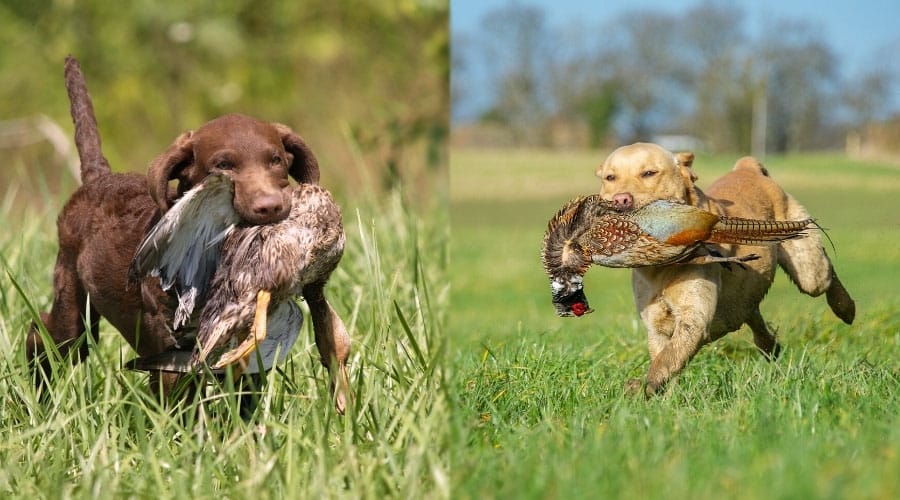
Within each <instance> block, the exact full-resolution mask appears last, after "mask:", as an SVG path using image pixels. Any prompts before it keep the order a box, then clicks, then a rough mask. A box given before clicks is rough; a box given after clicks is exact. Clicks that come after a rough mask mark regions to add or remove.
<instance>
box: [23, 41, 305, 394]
mask: <svg viewBox="0 0 900 500" xmlns="http://www.w3.org/2000/svg"><path fill="white" fill-rule="evenodd" d="M66 88H67V89H68V92H69V99H70V101H71V111H72V120H73V121H74V123H75V143H76V146H77V147H78V152H79V156H80V158H81V177H82V183H83V185H82V186H81V187H80V188H79V189H78V190H77V191H75V193H74V194H73V195H72V197H71V198H70V199H69V201H68V202H67V203H66V205H65V206H64V207H63V209H62V212H61V213H60V215H59V218H58V220H57V227H58V231H59V254H58V256H57V260H56V266H55V268H54V271H53V290H54V296H53V306H52V307H51V309H50V312H49V313H41V320H42V321H43V323H44V325H45V326H46V328H47V332H48V333H49V336H50V338H51V339H52V341H53V342H54V344H56V347H57V348H58V349H59V351H60V353H61V354H65V353H67V352H68V351H69V350H70V348H71V346H72V345H73V343H74V342H75V341H76V340H77V339H79V338H81V337H82V336H83V335H84V333H85V331H88V330H89V331H90V332H91V334H92V335H94V336H95V337H96V335H97V328H98V323H99V321H100V318H101V317H105V318H106V319H107V320H109V322H110V323H111V324H112V325H113V326H114V327H116V329H118V330H119V332H121V334H122V336H123V337H125V339H126V340H127V341H128V343H129V344H131V346H132V347H134V349H135V350H136V351H137V352H138V353H139V354H140V355H141V356H149V355H153V354H157V353H160V352H163V351H165V350H168V349H171V348H173V347H176V346H177V345H178V342H179V338H180V337H181V335H182V334H183V333H184V332H182V331H172V327H171V325H172V308H171V306H170V299H169V297H168V296H167V295H166V293H165V292H163V291H162V289H161V288H160V286H159V280H158V279H157V278H146V279H144V280H142V281H141V283H140V284H139V285H134V284H131V285H130V284H129V278H128V268H129V265H130V264H131V260H132V257H133V256H134V253H135V250H136V249H137V246H138V244H139V243H140V242H141V240H142V239H143V237H144V235H145V234H146V232H147V230H148V229H149V228H150V227H151V226H152V225H153V224H155V223H156V221H157V220H159V217H160V215H161V213H163V212H165V211H166V210H167V209H168V208H169V207H170V206H171V204H172V203H173V202H174V200H176V199H177V198H178V197H179V196H181V195H182V194H183V193H184V192H186V191H187V190H189V189H190V188H191V187H193V186H195V185H197V184H198V183H201V182H202V181H203V179H204V178H205V177H206V176H207V175H208V174H209V173H210V172H214V171H217V172H224V173H225V175H227V176H229V177H231V178H232V179H233V181H234V202H233V203H234V208H235V210H236V211H237V213H238V214H239V215H240V217H241V218H242V220H243V222H245V223H248V224H266V223H270V222H275V221H278V220H281V219H283V218H285V217H286V216H287V215H288V214H289V213H290V209H291V193H292V188H291V186H290V182H289V179H288V176H289V175H290V176H291V177H293V178H294V179H296V180H297V181H298V182H303V183H316V182H318V179H319V167H318V163H317V162H316V158H315V156H313V154H312V152H311V151H310V149H309V148H308V147H307V145H306V144H305V143H304V142H303V139H301V138H300V137H299V136H298V135H297V134H295V133H294V132H293V131H291V130H290V129H289V128H288V127H286V126H284V125H280V124H272V123H266V122H262V121H259V120H256V119H254V118H250V117H248V116H242V115H227V116H223V117H221V118H217V119H215V120H212V121H210V122H209V123H207V124H205V125H203V126H202V127H200V128H199V129H198V130H196V131H194V132H185V133H184V134H182V135H181V136H180V137H178V138H177V139H176V140H175V142H174V143H173V144H172V145H171V146H170V147H169V148H168V150H167V151H166V152H165V153H163V154H162V155H160V156H159V157H158V158H156V159H155V160H153V162H152V163H151V165H150V168H149V171H148V174H147V176H146V177H144V176H142V175H138V174H115V173H112V172H111V171H110V168H109V164H108V163H107V161H106V158H105V157H104V156H103V153H102V151H101V148H100V136H99V134H98V132H97V123H96V120H95V118H94V113H93V108H92V105H91V101H90V96H89V95H88V92H87V87H86V86H85V84H84V77H83V75H82V74H81V70H80V67H79V65H78V62H77V61H76V60H75V59H74V58H71V57H69V58H68V59H67V60H66ZM170 181H175V182H176V183H177V185H176V186H173V187H172V188H170V186H169V183H170ZM45 348H46V347H45V346H44V344H43V340H42V337H41V336H40V334H39V333H38V329H37V326H36V325H32V328H31V330H30V331H29V333H28V339H27V342H26V353H27V357H28V360H29V362H31V363H35V364H36V363H41V364H43V365H44V367H45V368H46V367H47V361H46V359H45ZM87 354H88V351H87V343H81V345H80V348H79V352H78V356H77V357H75V359H76V360H81V359H83V358H84V357H85V356H87ZM155 376H160V377H161V378H162V380H163V382H164V389H165V390H168V389H169V388H170V385H171V383H173V382H174V380H175V379H176V375H175V374H167V375H164V376H163V375H162V374H156V375H155ZM38 380H39V381H40V377H38ZM154 387H156V384H155V383H154Z"/></svg>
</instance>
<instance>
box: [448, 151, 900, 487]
mask: <svg viewBox="0 0 900 500" xmlns="http://www.w3.org/2000/svg"><path fill="white" fill-rule="evenodd" d="M604 154H605V153H602V152H546V151H467V150H461V151H460V150H456V151H453V154H452V155H451V186H450V192H451V210H450V212H451V221H452V227H453V233H452V243H451V250H452V253H451V255H452V257H453V258H452V264H451V274H452V277H453V278H452V280H453V302H452V315H451V317H450V321H449V327H448V328H449V332H450V337H451V339H450V343H451V348H450V355H449V363H450V364H451V370H452V375H451V404H452V408H453V410H452V414H451V418H452V422H453V438H452V442H453V445H452V453H451V463H452V477H453V485H454V487H453V494H454V496H455V497H457V498H484V497H493V498H616V497H627V498H667V499H671V498H725V497H736V498H815V497H834V498H896V497H897V496H898V495H900V474H898V473H897V471H900V362H898V361H897V360H898V359H900V293H898V291H900V215H898V214H900V168H897V167H895V166H890V165H882V164H877V163H866V162H856V161H850V160H847V159H844V158H843V157H841V156H837V155H804V156H791V157H771V158H768V159H767V161H766V162H765V163H766V165H767V167H768V168H769V170H770V172H771V174H772V176H773V177H774V178H775V179H776V180H777V181H779V182H780V183H781V184H782V185H783V186H785V188H786V189H787V190H788V191H789V192H791V193H792V194H794V195H795V196H796V197H797V198H799V199H800V201H801V202H802V203H804V204H805V205H806V207H807V208H808V209H809V210H810V212H811V213H812V214H813V215H814V216H815V217H817V218H818V221H819V222H820V223H821V224H822V226H824V227H826V228H828V235H829V236H830V238H831V240H832V241H833V244H834V249H832V248H830V247H829V248H828V251H829V253H830V254H831V255H832V258H833V262H834V263H835V266H836V269H837V271H838V273H839V274H840V276H841V278H842V281H843V282H844V283H845V284H846V286H847V288H848V290H849V291H850V292H851V294H852V295H853V296H854V298H855V299H856V300H857V308H858V313H857V318H856V321H855V323H854V324H853V325H852V326H847V325H844V324H843V323H841V322H840V321H839V320H838V319H837V318H835V317H834V316H833V315H832V314H831V311H830V310H829V309H828V307H827V305H826V303H825V300H824V297H820V298H810V297H808V296H806V295H802V294H800V293H799V292H797V291H796V289H795V288H794V286H793V285H791V284H790V283H789V282H788V280H787V278H786V276H785V275H784V274H783V273H781V272H779V274H778V276H777V277H776V282H775V285H774V286H773V287H772V290H771V291H770V293H769V295H768V297H767V298H766V300H765V301H764V302H763V306H762V310H763V314H764V316H765V317H766V319H767V320H768V321H769V322H770V323H771V324H772V325H773V326H774V327H775V328H776V329H777V331H778V333H779V337H780V339H781V343H782V345H783V347H784V351H783V353H782V357H781V358H780V359H779V360H778V361H777V362H775V363H767V362H765V361H764V360H763V359H762V358H761V357H760V356H759V355H758V354H757V353H756V351H755V349H754V347H753V345H752V340H751V335H750V333H749V330H747V329H746V327H745V328H744V329H742V330H741V331H739V332H735V333H732V334H730V335H729V336H728V337H726V338H725V339H723V340H720V341H718V342H717V343H715V344H713V345H710V346H707V347H706V348H704V349H703V350H702V351H701V353H700V354H699V355H698V356H697V357H696V358H695V359H694V360H693V361H692V362H691V364H690V365H689V366H688V368H687V370H686V371H685V372H684V374H683V375H682V376H681V377H680V378H679V379H678V380H677V382H676V383H674V384H672V385H671V387H670V388H669V389H668V391H667V393H666V394H665V395H664V396H662V397H658V398H655V399H652V400H650V401H644V400H641V399H632V398H628V397H626V396H625V395H624V394H623V388H622V386H623V383H624V381H625V380H626V379H628V378H629V377H635V376H642V375H643V374H644V373H645V371H646V369H647V366H648V364H649V357H648V355H647V351H646V347H645V333H644V331H643V326H642V325H641V323H640V321H639V319H638V318H637V315H636V313H635V311H634V306H633V303H632V297H631V286H630V273H629V271H627V270H613V269H604V268H594V269H592V270H591V271H590V272H589V273H588V275H587V279H586V285H585V290H586V291H587V293H588V298H589V299H590V300H591V305H592V306H594V307H595V309H596V312H595V313H594V314H592V315H588V316H585V317H583V318H579V319H569V318H565V319H563V318H557V317H556V316H555V315H554V313H553V308H552V306H551V304H550V294H549V287H548V281H547V278H546V276H545V275H544V274H543V271H542V269H541V265H540V258H539V251H540V245H541V237H542V235H543V232H544V229H545V227H546V223H547V220H548V219H549V218H550V216H551V215H552V214H553V213H554V211H555V210H556V209H557V208H558V207H559V206H561V205H562V203H563V202H565V201H566V200H568V199H569V198H571V197H573V196H575V195H577V194H585V193H590V192H593V191H596V190H597V187H598V182H597V179H596V178H595V177H594V176H593V172H594V170H595V168H596V167H597V166H598V165H599V163H600V162H601V161H602V159H603V157H604ZM736 159H737V158H736V157H704V156H702V155H701V156H699V157H698V159H697V161H696V162H695V170H696V171H697V173H698V174H699V175H700V180H699V181H698V182H699V184H700V185H701V187H702V186H706V185H708V184H709V183H710V182H712V180H713V179H715V178H716V177H717V176H718V175H720V174H721V173H724V172H725V171H727V170H728V169H730V168H731V166H732V165H733V163H734V161H735V160H736Z"/></svg>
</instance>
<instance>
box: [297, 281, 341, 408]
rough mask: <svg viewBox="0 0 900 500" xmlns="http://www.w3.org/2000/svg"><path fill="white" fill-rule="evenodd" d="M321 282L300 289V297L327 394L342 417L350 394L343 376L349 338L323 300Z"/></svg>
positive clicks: (331, 309) (328, 305)
mask: <svg viewBox="0 0 900 500" xmlns="http://www.w3.org/2000/svg"><path fill="white" fill-rule="evenodd" d="M324 286H325V284H324V283H315V284H312V285H307V286H306V287H304V288H303V298H304V299H306V303H307V305H309V313H310V316H311V317H312V323H313V330H314V331H315V334H316V347H318V348H319V356H320V357H321V361H322V365H324V366H325V368H326V369H327V370H328V373H329V376H330V379H331V382H330V383H331V394H332V396H333V397H334V405H335V408H336V409H337V411H338V413H340V414H343V413H344V411H345V410H346V408H347V402H348V400H349V398H351V397H352V396H353V395H352V393H351V391H350V378H349V376H348V375H347V358H348V357H349V356H350V335H349V334H348V333H347V328H346V327H345V326H344V322H343V321H341V318H340V316H338V315H337V313H335V312H334V309H333V308H332V307H331V304H329V303H328V301H327V300H326V299H325V294H324Z"/></svg>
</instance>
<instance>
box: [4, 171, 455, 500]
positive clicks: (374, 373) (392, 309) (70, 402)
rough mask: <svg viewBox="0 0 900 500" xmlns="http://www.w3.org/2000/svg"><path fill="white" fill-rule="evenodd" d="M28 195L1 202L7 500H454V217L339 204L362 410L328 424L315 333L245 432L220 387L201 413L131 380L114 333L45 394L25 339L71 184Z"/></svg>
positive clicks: (43, 290) (41, 305)
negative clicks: (450, 309) (169, 405)
mask: <svg viewBox="0 0 900 500" xmlns="http://www.w3.org/2000/svg"><path fill="white" fill-rule="evenodd" d="M38 184H41V183H40V182H39V183H38ZM20 187H21V185H18V184H15V183H13V184H10V185H8V186H5V187H4V189H5V192H4V193H0V195H2V196H3V198H2V199H0V222H2V224H3V226H4V231H3V232H2V235H0V257H2V260H0V268H2V269H0V349H2V350H3V352H4V353H5V354H4V355H3V356H2V357H0V394H2V407H0V408H2V410H0V435H2V436H3V438H2V440H0V463H2V464H3V466H2V467H0V497H3V498H13V497H18V498H116V497H118V498H123V497H128V498H131V497H136V498H218V497H221V498H333V497H341V498H389V497H394V498H430V497H447V496H448V495H449V493H448V489H449V459H448V452H447V449H448V444H449V441H448V436H449V433H448V430H447V421H448V419H449V416H448V406H447V401H446V397H445V393H446V391H445V388H446V382H445V371H444V367H443V363H442V360H443V353H444V349H445V348H444V346H445V344H444V339H445V335H444V332H443V323H444V321H445V318H446V316H447V311H446V307H447V304H448V302H449V298H448V293H449V286H448V285H447V269H446V268H447V262H448V259H447V245H448V239H447V235H448V231H447V224H446V218H447V213H446V207H437V208H434V209H428V210H427V211H426V213H425V214H422V213H416V212H415V211H412V210H411V209H409V208H408V207H406V206H405V205H404V204H403V203H401V202H400V197H399V196H397V195H394V196H388V197H385V198H383V199H380V200H378V201H375V198H374V197H372V196H368V197H365V198H366V199H365V201H356V202H348V201H347V200H344V203H343V207H344V224H345V229H346V233H347V247H346V250H345V254H344V259H343V260H342V262H341V265H340V266H339V268H338V270H337V271H336V272H335V274H334V275H332V279H331V281H330V284H329V286H328V288H327V289H326V293H328V295H329V297H330V299H331V302H332V304H333V305H334V307H335V309H336V310H337V311H338V313H339V314H341V315H342V317H343V319H344V321H345V323H346V324H347V327H348V329H349V331H350V333H351V336H352V337H353V342H354V344H353V353H352V355H351V359H350V363H349V366H350V372H351V378H352V382H351V384H352V387H353V390H354V392H355V401H354V404H353V405H352V407H351V408H350V410H349V412H348V414H347V415H345V416H343V417H340V416H338V415H337V414H336V412H335V411H334V407H333V404H332V403H331V401H330V396H329V391H328V386H327V382H326V374H325V372H324V370H323V369H322V367H321V366H320V364H319V361H318V353H317V351H316V348H315V344H314V342H313V340H312V339H313V336H312V331H311V328H310V325H309V323H310V322H309V321H307V322H306V324H305V325H304V331H305V332H304V333H305V336H301V338H300V340H298V342H297V345H295V346H294V352H293V356H292V357H291V358H290V359H289V360H288V361H287V362H286V364H285V365H284V366H283V367H281V369H280V370H279V371H278V372H275V373H272V374H271V375H270V377H269V383H268V384H266V385H265V386H264V387H263V388H262V389H261V390H260V391H258V392H259V395H260V397H261V403H260V405H259V407H258V410H257V412H256V413H255V414H254V415H253V416H252V417H251V418H250V419H249V420H246V421H245V420H242V419H241V418H240V417H239V416H238V410H237V408H236V405H235V400H234V398H233V397H230V396H229V395H228V394H229V391H227V390H225V391H223V390H218V389H211V390H210V391H209V393H208V394H207V395H206V396H205V398H204V405H203V407H202V408H203V409H202V410H198V408H199V407H198V406H197V405H193V406H189V407H187V408H186V409H183V410H179V411H172V410H169V409H166V408H162V407H160V405H159V404H158V403H157V402H156V400H155V399H154V398H153V397H151V396H150V395H149V394H148V391H147V388H146V375H144V374H141V373H136V372H130V371H127V370H126V369H124V368H122V365H123V363H124V362H125V361H127V360H129V359H131V358H132V357H133V356H134V354H133V352H132V351H131V349H130V348H129V347H128V346H127V345H126V344H125V342H124V341H123V340H122V339H121V338H120V337H119V335H118V334H117V333H116V332H115V330H114V329H113V328H112V327H111V326H109V325H108V324H106V323H105V322H104V323H102V324H101V335H100V341H99V344H98V345H94V346H92V347H93V349H92V354H91V355H90V356H89V358H88V360H87V361H86V362H84V363H82V364H80V365H78V366H77V367H75V368H72V367H71V364H70V363H68V362H66V361H65V360H62V361H60V362H57V363H56V366H55V370H54V371H55V383H54V386H53V391H52V392H51V394H50V396H49V397H48V398H46V399H44V400H39V399H38V398H37V397H36V394H35V391H34V389H33V384H32V381H31V378H30V376H29V374H28V370H27V369H26V365H25V361H24V340H25V332H26V330H27V328H28V325H29V324H30V323H31V321H32V317H33V313H32V308H34V309H38V310H44V309H47V308H48V307H49V304H50V302H51V300H52V290H51V274H52V268H53V263H54V260H55V253H56V249H57V246H56V245H57V243H56V229H55V223H54V221H55V219H56V212H57V211H58V210H59V207H60V206H61V203H62V201H63V199H64V197H65V196H67V195H68V193H69V192H71V190H72V189H73V188H74V186H71V185H69V186H63V189H62V192H61V193H60V194H59V195H50V194H47V192H46V191H44V192H43V193H42V192H41V191H42V190H34V191H33V192H28V189H24V188H23V189H24V190H20V189H19V188H20ZM16 193H18V196H14V195H15V194H16ZM27 197H31V198H32V202H33V203H22V202H21V200H23V199H24V198H27ZM14 199H17V200H19V201H15V202H14V201H12V200H14ZM38 206H39V207H41V208H40V209H37V208H34V207H38ZM307 319H308V318H307Z"/></svg>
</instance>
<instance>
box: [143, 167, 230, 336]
mask: <svg viewBox="0 0 900 500" xmlns="http://www.w3.org/2000/svg"><path fill="white" fill-rule="evenodd" d="M233 193H234V186H233V184H232V182H231V180H230V179H228V178H227V177H226V176H224V175H221V174H211V175H210V176H208V177H207V178H206V179H205V180H204V181H203V183H202V184H200V185H198V186H196V187H194V188H193V189H191V190H190V191H188V192H187V193H185V194H184V196H182V197H181V198H180V199H179V200H178V201H177V202H176V203H175V204H174V205H173V206H172V208H171V209H169V211H167V212H166V213H165V214H164V215H163V216H162V218H161V219H160V220H159V222H157V223H156V225H155V226H153V228H151V229H150V231H149V232H148V233H147V236H145V237H144V240H143V241H142V242H141V244H140V246H139V247H138V250H137V252H136V253H135V255H134V259H133V260H132V262H131V268H130V270H129V276H130V278H131V279H132V280H133V281H137V280H140V279H141V278H142V277H144V276H148V275H149V276H159V279H160V285H161V286H162V288H163V290H167V291H168V290H170V289H173V290H174V291H175V293H176V294H177V296H178V308H177V309H176V311H175V321H174V328H176V329H177V328H179V327H180V326H182V325H184V324H185V323H186V322H187V320H188V319H189V318H190V317H191V313H192V312H193V310H194V307H195V306H196V305H197V304H198V303H199V302H201V301H202V300H203V298H204V297H205V296H206V290H207V287H208V285H209V281H210V278H212V275H213V273H214V272H215V269H216V263H217V262H218V260H219V254H220V252H221V246H222V241H223V240H224V239H225V237H226V236H227V235H228V234H229V233H230V232H231V230H232V229H233V228H234V225H235V224H236V223H237V222H238V221H239V220H240V217H239V216H238V214H237V212H236V211H235V210H234V206H233V203H232V200H233V197H234V195H233Z"/></svg>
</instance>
